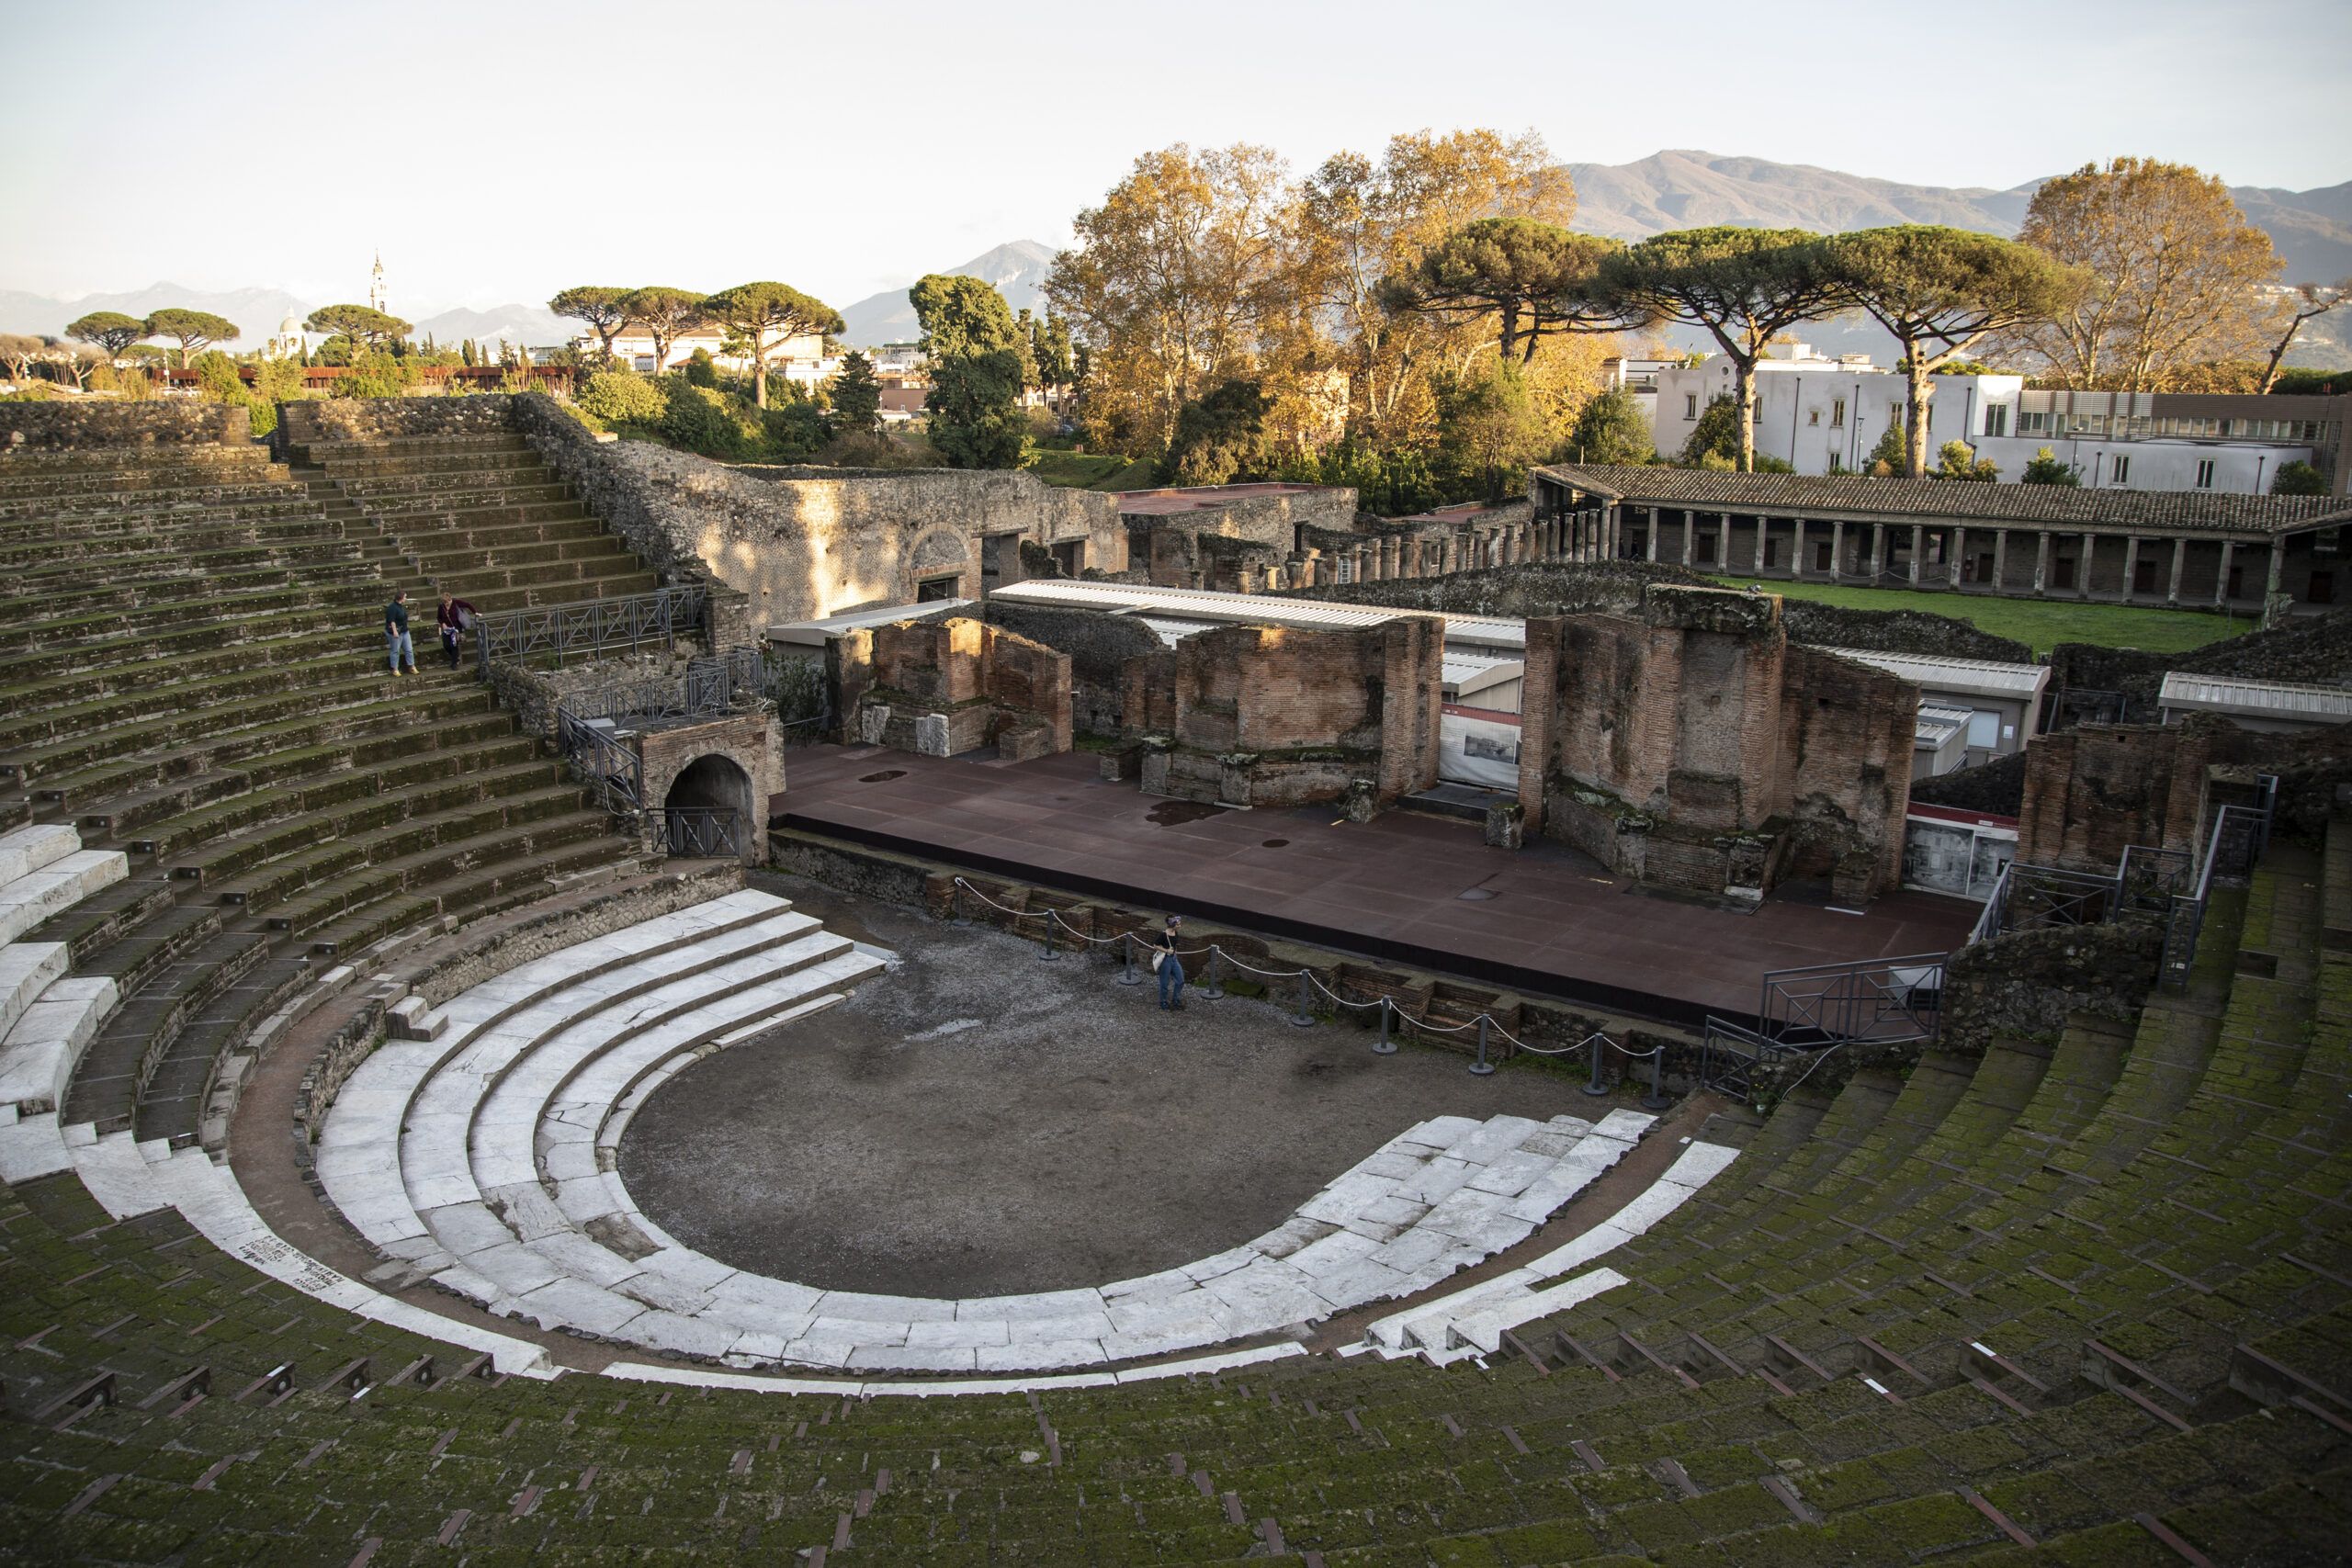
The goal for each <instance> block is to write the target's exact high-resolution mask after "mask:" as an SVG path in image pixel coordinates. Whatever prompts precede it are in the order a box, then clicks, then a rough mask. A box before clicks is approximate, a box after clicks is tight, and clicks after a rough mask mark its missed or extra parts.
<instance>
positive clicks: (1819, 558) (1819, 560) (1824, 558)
mask: <svg viewBox="0 0 2352 1568" xmlns="http://www.w3.org/2000/svg"><path fill="white" fill-rule="evenodd" d="M1829 569H1830V561H1829V541H1828V540H1826V539H1824V540H1823V541H1821V542H1820V543H1819V544H1817V545H1815V546H1814V547H1813V570H1815V571H1827V570H1829Z"/></svg>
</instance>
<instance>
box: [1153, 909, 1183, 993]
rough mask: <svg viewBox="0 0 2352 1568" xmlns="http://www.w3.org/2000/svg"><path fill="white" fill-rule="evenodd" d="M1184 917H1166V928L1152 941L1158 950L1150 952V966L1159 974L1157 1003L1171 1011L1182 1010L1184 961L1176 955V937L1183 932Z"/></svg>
mask: <svg viewBox="0 0 2352 1568" xmlns="http://www.w3.org/2000/svg"><path fill="white" fill-rule="evenodd" d="M1183 931H1184V917H1183V916H1182V915H1170V916H1169V917H1168V929H1167V930H1166V931H1162V932H1160V933H1159V937H1158V939H1157V940H1155V941H1154V942H1153V943H1152V946H1153V947H1155V948H1157V949H1158V950H1159V951H1158V952H1156V953H1153V954H1152V960H1151V966H1152V968H1153V970H1154V971H1156V972H1157V973H1158V974H1159V1005H1160V1006H1161V1007H1162V1008H1164V1009H1166V1010H1170V1011H1171V1012H1174V1011H1182V1009H1183V1006H1184V961H1183V959H1182V958H1181V957H1179V956H1177V953H1176V942H1177V939H1178V938H1179V937H1181V936H1182V934H1183Z"/></svg>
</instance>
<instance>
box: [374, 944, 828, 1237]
mask: <svg viewBox="0 0 2352 1568" xmlns="http://www.w3.org/2000/svg"><path fill="white" fill-rule="evenodd" d="M848 945H849V944H848V942H846V941H845V940H843V939H842V938H841V937H836V936H831V935H828V934H827V933H826V932H825V931H823V929H822V928H821V927H820V926H819V925H818V924H817V922H816V921H814V920H812V919H809V917H808V916H806V915H798V914H785V915H779V916H776V917H775V918H774V919H769V920H765V921H763V922H761V923H759V924H757V925H755V926H751V927H747V928H745V929H744V930H742V931H737V932H729V933H728V935H726V936H723V937H718V938H714V939H713V940H712V942H710V943H707V944H703V945H697V946H695V947H689V948H680V949H677V950H675V951H673V952H670V953H661V954H658V955H656V956H654V957H651V958H648V959H645V960H643V961H641V962H640V963H639V964H637V965H634V966H631V967H629V968H627V969H621V970H613V971H607V972H606V973H605V974H604V975H600V976H591V977H590V978H588V979H585V980H582V982H581V983H580V984H579V985H577V986H574V987H571V988H569V989H567V990H563V991H560V992H557V993H555V994H554V995H552V996H550V997H548V998H546V999H544V1000H542V1001H539V1002H536V1003H534V1004H533V1005H531V1006H530V1007H527V1008H525V1009H523V1010H521V1011H519V1012H516V1013H515V1014H514V1015H513V1016H512V1017H510V1018H508V1019H507V1020H506V1021H504V1022H503V1023H498V1024H495V1025H492V1027H491V1028H489V1029H486V1030H484V1031H482V1032H481V1033H479V1034H477V1035H476V1036H475V1037H474V1040H473V1043H471V1044H470V1045H469V1046H468V1047H467V1048H466V1049H465V1050H464V1051H462V1052H460V1053H458V1055H457V1056H456V1057H455V1058H453V1059H452V1060H451V1061H449V1062H447V1063H446V1064H444V1065H443V1066H441V1067H440V1068H439V1069H438V1070H436V1071H435V1073H434V1075H433V1076H432V1077H430V1078H428V1079H426V1080H425V1082H424V1087H423V1088H421V1089H418V1091H417V1094H416V1098H415V1100H413V1102H412V1103H411V1104H410V1106H409V1110H408V1115H407V1118H406V1121H405V1123H404V1125H403V1128H402V1131H401V1144H400V1153H401V1179H402V1180H403V1181H405V1182H407V1183H408V1189H409V1197H410V1198H411V1200H412V1201H414V1203H415V1205H416V1208H417V1211H418V1212H419V1213H423V1212H424V1210H427V1209H432V1208H437V1207H439V1206H440V1205H442V1204H444V1203H452V1202H458V1201H462V1200H467V1199H472V1198H475V1197H478V1196H480V1192H479V1190H478V1189H477V1188H476V1187H475V1185H474V1181H473V1177H472V1174H471V1169H470V1162H469V1157H468V1153H467V1144H468V1140H469V1136H470V1134H471V1131H472V1127H473V1119H474V1117H475V1115H476V1114H477V1113H478V1112H479V1111H481V1106H482V1102H483V1101H484V1100H487V1099H489V1098H490V1096H491V1095H492V1094H493V1093H494V1092H495V1091H496V1089H497V1087H498V1085H499V1083H500V1082H502V1081H503V1079H504V1077H506V1075H507V1074H508V1073H509V1072H510V1071H511V1070H512V1069H513V1068H514V1067H515V1066H516V1064H518V1063H521V1062H526V1061H527V1060H529V1059H530V1058H531V1057H532V1056H534V1055H537V1054H538V1053H539V1052H540V1051H542V1050H546V1049H548V1048H550V1047H552V1046H556V1045H559V1044H560V1043H565V1042H567V1041H572V1042H579V1041H584V1042H589V1043H603V1042H607V1041H611V1040H614V1039H618V1038H621V1037H624V1036H626V1035H628V1034H630V1033H632V1032H636V1031H638V1030H640V1029H649V1028H652V1027H655V1026H657V1025H659V1024H662V1023H663V1022H666V1021H668V1020H670V1019H673V1018H676V1017H678V1016H680V1015H682V1014H686V1013H692V1012H694V1011H695V1010H698V1009H701V1008H702V1007H703V1006H704V1005H705V1003H707V1001H708V1000H709V999H710V998H711V997H712V996H713V994H714V993H720V994H723V993H726V992H729V991H737V990H741V989H743V988H746V987H758V986H760V985H762V984H763V983H764V982H766V981H768V980H770V979H772V978H773V977H775V976H777V975H780V974H782V973H785V972H786V971H788V970H791V969H794V968H797V967H799V966H800V965H802V964H808V963H810V962H813V961H814V960H815V959H817V958H820V957H825V956H830V955H831V953H833V952H837V951H840V950H842V949H845V948H846V947H847V946H848ZM714 960H717V962H714ZM653 969H659V970H664V971H668V972H669V973H664V974H661V975H658V976H649V975H647V974H646V971H648V970H653ZM649 978H650V979H658V981H659V983H658V984H652V985H648V984H645V983H644V982H645V981H646V980H647V979H649ZM745 1016H752V1015H745Z"/></svg>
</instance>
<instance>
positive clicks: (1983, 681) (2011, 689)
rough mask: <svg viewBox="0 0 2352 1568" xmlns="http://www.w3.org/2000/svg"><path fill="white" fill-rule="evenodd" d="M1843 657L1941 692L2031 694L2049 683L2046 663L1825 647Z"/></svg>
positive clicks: (2005, 695) (2029, 695)
mask: <svg viewBox="0 0 2352 1568" xmlns="http://www.w3.org/2000/svg"><path fill="white" fill-rule="evenodd" d="M1821 651H1822V652H1824V653H1834V654H1836V655H1837V656H1838V658H1840V659H1850V660H1854V661H1855V662H1856V663H1858V664H1867V665H1869V666H1870V667H1871V669H1873V670H1883V671H1886V672H1887V673H1888V674H1890V675H1893V676H1895V677H1897V678H1899V679H1901V680H1905V681H1908V682H1911V683H1912V684H1914V685H1917V686H1925V687H1929V688H1932V689H1934V690H1936V691H1939V692H1967V693H1969V694H1972V695H1978V696H2002V697H2032V696H2035V695H2038V694H2040V693H2041V688H2042V687H2044V686H2046V685H2048V684H2049V683H2050V667H2049V666H2048V665H2046V664H2006V663H2002V662H2000V661H1998V660H1990V659H1947V658H1945V657H1943V656H1942V655H1940V654H1932V653H1880V652H1877V651H1876V650H1874V649H1864V648H1825V649H1822V650H1821Z"/></svg>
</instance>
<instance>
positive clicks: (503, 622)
mask: <svg viewBox="0 0 2352 1568" xmlns="http://www.w3.org/2000/svg"><path fill="white" fill-rule="evenodd" d="M709 608H710V593H709V592H708V590H707V589H704V588H700V587H695V586H692V585H689V586H686V587H683V588H659V589H656V590H654V591H653V592H650V593H632V594H629V595H628V596H626V597H622V598H615V599H583V600H581V601H579V602H577V603H575V604H539V605H534V606H533V607H531V608H529V609H526V610H505V611H502V612H500V613H499V614H497V615H484V616H482V617H481V619H480V620H478V621H476V622H475V623H474V653H475V661H476V666H477V668H478V669H479V670H480V671H481V673H482V674H484V675H488V674H489V673H490V667H491V665H492V664H493V663H495V662H498V661H500V660H512V661H517V662H522V663H529V662H531V661H533V660H541V659H548V658H552V659H553V660H554V661H555V664H556V667H557V668H558V669H561V668H562V667H563V662H564V660H566V659H576V658H582V657H586V658H592V659H594V658H601V657H603V656H604V655H605V654H608V653H627V652H634V651H636V650H637V649H639V648H641V647H643V646H644V645H645V644H647V643H653V642H658V643H660V644H662V646H663V647H664V648H669V647H673V646H675V644H676V641H677V637H678V634H679V633H680V632H682V631H695V630H699V629H701V627H702V624H703V621H704V619H705V617H706V615H707V613H708V611H709Z"/></svg>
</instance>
